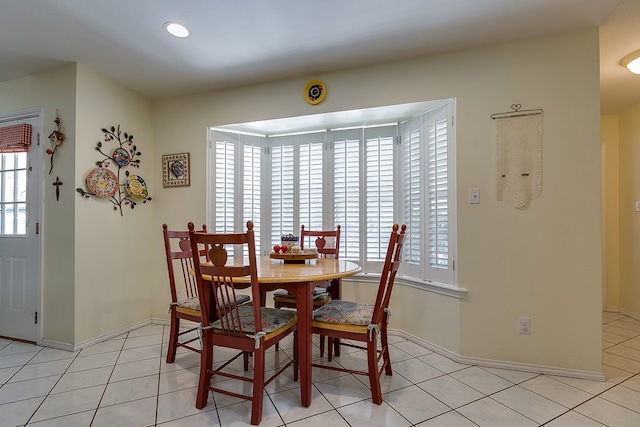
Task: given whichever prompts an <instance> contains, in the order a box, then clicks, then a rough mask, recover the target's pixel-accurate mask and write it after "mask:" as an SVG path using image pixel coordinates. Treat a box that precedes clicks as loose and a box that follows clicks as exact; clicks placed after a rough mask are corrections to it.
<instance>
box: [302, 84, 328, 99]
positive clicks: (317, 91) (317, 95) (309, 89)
mask: <svg viewBox="0 0 640 427" xmlns="http://www.w3.org/2000/svg"><path fill="white" fill-rule="evenodd" d="M326 95H327V86H325V84H324V83H322V81H320V80H311V81H309V83H307V85H306V86H305V88H304V99H305V100H306V101H307V102H308V103H309V104H311V105H316V104H320V103H321V102H322V100H323V99H324V97H325V96H326Z"/></svg>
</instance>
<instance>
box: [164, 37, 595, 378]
mask: <svg viewBox="0 0 640 427" xmlns="http://www.w3.org/2000/svg"><path fill="white" fill-rule="evenodd" d="M598 68H599V66H598V31H597V30H595V29H594V30H589V31H581V32H576V33H571V34H565V35H560V36H554V37H547V38H541V39H533V40H527V41H523V42H517V43H510V44H505V45H500V46H492V47H487V48H481V49H473V50H467V51H461V52H455V53H450V54H445V55H438V56H433V57H427V58H421V59H416V60H411V61H402V62H395V63H390V64H384V65H378V66H371V67H366V68H362V69H354V70H348V71H342V72H335V73H326V74H321V75H312V76H307V77H306V78H300V79H292V80H286V81H280V82H274V83H269V84H263V85H257V86H251V87H242V88H236V89H231V90H226V91H218V92H214V93H207V94H200V95H195V96H188V97H180V98H174V99H168V100H164V101H160V102H157V103H156V104H155V112H154V123H155V124H154V130H155V133H156V135H161V136H162V137H161V138H158V139H157V143H158V144H157V151H156V154H155V155H156V158H155V159H154V165H155V166H156V168H157V169H156V172H155V174H156V176H159V175H160V170H159V163H160V162H159V160H160V156H161V154H166V153H176V152H184V151H188V152H190V153H191V156H192V184H191V186H190V187H189V188H172V189H163V188H159V185H158V186H157V187H156V188H157V190H156V191H157V193H156V194H157V196H158V197H157V199H156V201H154V221H153V222H154V224H153V229H154V231H156V233H155V234H154V239H155V240H154V241H155V247H156V248H157V249H156V251H155V252H156V255H155V256H156V257H158V259H161V256H162V251H161V246H160V244H161V239H160V237H161V236H160V233H159V232H157V231H159V230H160V225H161V224H162V223H163V222H167V223H169V224H170V226H172V227H181V226H183V225H184V224H186V222H187V221H190V220H191V221H194V222H196V223H200V222H202V221H203V220H204V219H205V212H206V205H205V202H206V194H205V189H206V183H205V180H204V177H205V169H206V153H207V151H206V128H207V126H212V125H222V124H227V123H237V122H244V121H254V120H262V119H271V118H280V117H291V116H300V115H305V114H315V113H321V112H330V111H341V110H349V109H357V108H366V107H374V106H381V105H391V104H400V103H408V102H415V101H424V100H433V99H443V98H452V97H455V98H457V123H456V131H457V144H458V148H457V156H458V158H457V179H458V182H457V185H458V236H459V239H458V248H459V249H458V259H457V265H458V281H459V285H460V286H461V287H465V288H467V289H468V290H469V293H468V296H467V297H466V298H465V299H463V300H457V299H453V298H450V297H444V296H442V295H437V294H434V293H430V292H425V291H419V290H416V289H413V288H409V287H402V286H400V287H397V288H396V290H395V291H394V301H393V304H392V306H394V307H393V308H394V315H393V319H392V322H393V324H392V327H393V328H397V329H401V330H404V331H407V332H408V333H410V334H413V335H415V336H417V337H419V338H421V339H424V340H426V341H429V342H432V343H434V344H436V345H439V346H442V347H444V348H447V349H449V350H451V351H454V352H456V353H459V354H461V355H463V356H467V357H476V358H486V359H493V360H505V361H512V362H520V363H526V364H537V365H547V366H555V367H562V368H573V369H578V370H585V371H593V372H600V370H601V314H600V313H601V308H602V265H601V258H602V252H601V232H600V230H601V178H600V176H601V174H600V157H601V156H600V144H599V136H600V129H599V74H598ZM310 78H320V79H322V80H323V81H324V82H325V83H326V85H327V87H328V91H327V98H326V99H325V101H324V102H323V103H322V104H320V105H318V106H310V105H308V104H306V103H305V102H304V100H303V98H302V89H303V88H304V85H305V83H306V81H308V80H309V79H310ZM577 100H579V102H577ZM513 103H520V104H522V105H523V108H543V109H544V148H543V178H542V179H543V187H542V188H543V189H542V195H541V197H540V198H539V199H536V200H534V201H533V202H532V204H531V206H530V207H529V208H528V209H525V210H515V209H513V208H511V207H509V206H508V205H506V204H504V203H498V202H497V201H495V192H494V176H493V173H494V157H495V153H494V141H495V134H494V123H493V121H492V120H491V119H490V115H491V114H493V113H496V112H501V111H505V110H509V106H510V105H511V104H513ZM470 187H479V188H480V189H481V200H482V203H481V204H480V205H469V204H468V203H467V193H468V189H469V188H470ZM154 278H155V280H154V282H155V283H157V284H158V285H157V286H158V287H159V288H160V291H159V292H157V293H156V292H154V293H153V295H154V300H153V306H152V313H153V316H154V317H165V316H166V315H165V314H164V313H165V312H166V301H167V291H166V290H164V289H163V286H164V285H160V284H161V283H163V282H162V280H163V279H164V271H162V270H160V269H157V270H155V275H154ZM346 292H347V293H346V295H347V296H348V295H349V294H348V292H354V293H357V292H358V291H357V290H356V289H354V290H351V291H346ZM519 316H524V317H530V318H531V328H532V332H531V335H519V334H518V333H517V319H518V317H519Z"/></svg>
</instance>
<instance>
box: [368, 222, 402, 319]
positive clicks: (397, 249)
mask: <svg viewBox="0 0 640 427" xmlns="http://www.w3.org/2000/svg"><path fill="white" fill-rule="evenodd" d="M398 229H400V232H398ZM406 230H407V226H406V225H405V224H402V227H399V226H398V224H394V225H393V229H392V231H391V237H389V246H388V247H387V255H386V257H385V259H384V265H383V267H382V275H381V276H380V285H379V286H378V294H377V295H376V303H375V305H374V309H373V317H372V319H371V323H372V324H374V325H376V324H378V323H380V322H381V321H382V319H383V315H384V311H385V309H387V308H388V307H389V301H390V300H391V291H392V290H393V283H394V282H395V280H396V274H397V273H398V268H399V267H400V263H401V262H402V244H403V243H404V237H405V232H406Z"/></svg>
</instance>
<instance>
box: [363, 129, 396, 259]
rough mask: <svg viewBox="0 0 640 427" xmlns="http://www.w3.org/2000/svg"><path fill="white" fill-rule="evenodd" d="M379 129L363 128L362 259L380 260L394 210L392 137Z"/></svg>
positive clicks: (394, 220)
mask: <svg viewBox="0 0 640 427" xmlns="http://www.w3.org/2000/svg"><path fill="white" fill-rule="evenodd" d="M382 131H383V129H381V128H372V129H365V148H364V150H365V197H364V203H365V225H366V228H365V229H364V230H362V231H363V232H364V236H365V248H366V252H365V254H366V256H365V260H366V261H384V257H385V255H386V251H387V244H388V243H389V234H390V233H391V227H392V226H393V224H394V223H395V222H397V221H398V219H397V218H396V216H395V212H394V206H395V205H394V191H393V188H394V174H395V170H394V161H393V159H394V141H395V138H394V137H393V136H392V135H385V134H384V133H381V132H382Z"/></svg>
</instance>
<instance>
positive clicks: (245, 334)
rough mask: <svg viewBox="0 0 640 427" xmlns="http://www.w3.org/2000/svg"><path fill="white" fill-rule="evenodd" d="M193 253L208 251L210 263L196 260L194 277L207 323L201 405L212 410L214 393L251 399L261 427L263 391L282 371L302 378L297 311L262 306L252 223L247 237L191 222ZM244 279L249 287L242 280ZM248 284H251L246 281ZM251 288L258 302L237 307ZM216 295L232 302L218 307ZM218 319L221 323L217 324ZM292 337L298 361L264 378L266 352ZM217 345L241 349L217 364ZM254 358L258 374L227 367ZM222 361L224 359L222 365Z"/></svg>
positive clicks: (253, 419) (255, 420)
mask: <svg viewBox="0 0 640 427" xmlns="http://www.w3.org/2000/svg"><path fill="white" fill-rule="evenodd" d="M188 227H189V235H190V240H191V252H192V254H197V253H198V250H199V248H201V247H203V246H204V247H206V248H208V255H209V260H210V261H209V262H206V261H203V260H202V259H201V258H200V257H199V256H195V255H194V256H193V262H194V267H195V277H196V279H197V283H198V295H199V297H200V311H201V322H202V325H203V326H202V342H203V348H202V352H201V354H200V378H199V381H198V392H197V397H196V407H197V408H198V409H202V408H204V407H205V406H207V401H208V396H209V391H213V392H215V393H222V394H225V395H229V396H234V397H238V398H241V399H246V400H251V424H253V425H257V424H259V423H260V421H261V419H262V406H263V398H264V388H265V387H266V386H267V385H268V384H269V383H270V382H271V381H272V380H273V379H274V378H275V377H276V376H278V375H279V374H280V373H282V372H283V371H284V370H285V369H287V368H288V367H289V366H291V365H293V370H294V380H295V381H297V380H298V357H297V352H298V350H297V349H298V345H297V344H298V336H297V319H296V312H295V311H291V310H281V309H276V308H266V307H260V305H259V304H257V301H259V299H260V289H259V284H258V267H257V263H256V249H255V236H254V231H253V222H251V221H249V222H247V231H246V232H245V233H231V234H208V233H204V232H196V231H194V226H193V224H192V223H189V226H188ZM232 245H233V250H234V252H235V253H237V252H236V251H238V250H240V248H242V251H243V255H245V257H244V258H243V259H240V258H234V257H228V256H227V250H226V249H225V246H227V247H229V246H232ZM239 278H243V279H244V283H241V282H240V281H239V280H238V279H239ZM247 280H248V281H249V283H246V281H247ZM247 286H249V287H250V289H251V296H252V298H253V301H255V302H256V303H255V304H252V305H241V304H239V303H238V296H239V294H238V293H237V290H238V289H246V288H247ZM211 295H221V296H222V297H223V299H224V300H225V301H228V302H230V304H219V303H216V300H217V301H219V299H215V298H212V297H211ZM215 319H217V320H215ZM291 333H293V341H294V346H293V348H294V354H293V358H291V359H289V360H287V361H282V363H281V366H280V367H279V369H277V370H276V372H275V373H273V374H272V375H271V376H270V377H269V378H268V379H266V380H265V350H267V349H268V348H270V347H271V346H273V345H275V344H276V343H277V342H279V341H280V340H281V339H283V338H285V337H286V336H288V335H289V334H291ZM214 347H225V348H229V349H234V350H237V354H235V356H233V357H232V358H231V359H230V360H228V361H226V362H224V363H222V364H216V367H215V368H214V366H213V349H214ZM250 354H251V355H253V375H252V376H251V377H249V376H243V375H238V374H237V373H234V372H233V371H231V370H230V369H228V366H229V364H230V363H231V362H233V361H234V360H236V359H237V358H238V357H240V356H241V355H243V356H244V370H245V371H248V362H247V360H248V357H247V355H250ZM217 362H220V361H217ZM214 376H220V377H223V378H231V379H235V380H239V381H245V382H249V383H251V384H252V390H251V394H241V393H236V392H233V391H230V390H228V389H223V388H219V387H216V385H215V383H214V384H211V380H212V378H213V377H214Z"/></svg>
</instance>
